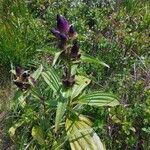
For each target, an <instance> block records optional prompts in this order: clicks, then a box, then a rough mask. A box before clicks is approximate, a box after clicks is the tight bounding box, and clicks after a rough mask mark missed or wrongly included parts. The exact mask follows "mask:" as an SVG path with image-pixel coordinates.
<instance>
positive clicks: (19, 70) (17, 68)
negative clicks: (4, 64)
mask: <svg viewBox="0 0 150 150" xmlns="http://www.w3.org/2000/svg"><path fill="white" fill-rule="evenodd" d="M15 70H16V76H17V77H19V76H20V75H21V74H22V72H23V69H21V68H20V67H19V66H17V67H16V69H15Z"/></svg>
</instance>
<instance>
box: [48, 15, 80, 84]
mask: <svg viewBox="0 0 150 150" xmlns="http://www.w3.org/2000/svg"><path fill="white" fill-rule="evenodd" d="M51 32H52V33H53V35H54V36H55V37H56V38H57V39H58V41H59V43H58V46H59V48H60V49H61V50H63V52H62V55H61V56H63V58H64V59H65V60H66V61H67V62H66V63H67V65H69V66H65V71H64V75H63V84H64V85H65V86H66V87H69V86H72V85H73V84H74V83H75V79H74V78H75V76H74V75H71V70H70V69H69V68H70V65H71V61H75V60H78V59H79V58H80V56H81V54H80V52H79V48H80V46H79V43H78V42H77V40H76V38H77V32H76V30H75V28H74V26H73V25H71V24H70V23H69V22H68V21H67V19H66V18H65V17H63V16H61V15H57V27H56V28H53V29H52V30H51ZM70 43H71V44H72V46H70Z"/></svg>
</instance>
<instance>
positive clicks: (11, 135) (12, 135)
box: [8, 120, 24, 138]
mask: <svg viewBox="0 0 150 150" xmlns="http://www.w3.org/2000/svg"><path fill="white" fill-rule="evenodd" d="M23 123H24V121H22V120H20V121H18V122H16V123H15V124H14V125H13V126H12V127H11V128H10V129H9V130H8V133H9V136H10V137H11V138H13V137H14V135H15V132H16V130H17V128H19V127H21V126H22V124H23Z"/></svg>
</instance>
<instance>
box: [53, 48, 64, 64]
mask: <svg viewBox="0 0 150 150" xmlns="http://www.w3.org/2000/svg"><path fill="white" fill-rule="evenodd" d="M62 52H63V51H60V52H57V53H56V54H55V56H54V60H53V64H52V66H54V65H55V64H56V62H57V60H58V58H59V56H60V54H61V53H62Z"/></svg>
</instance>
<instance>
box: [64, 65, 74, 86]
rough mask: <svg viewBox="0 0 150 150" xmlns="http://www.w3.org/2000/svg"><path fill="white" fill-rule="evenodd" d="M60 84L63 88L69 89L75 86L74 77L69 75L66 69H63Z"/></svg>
mask: <svg viewBox="0 0 150 150" xmlns="http://www.w3.org/2000/svg"><path fill="white" fill-rule="evenodd" d="M62 83H63V85H64V86H65V87H71V86H73V85H74V84H75V75H69V72H68V69H67V68H66V67H65V69H64V75H63V78H62Z"/></svg>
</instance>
